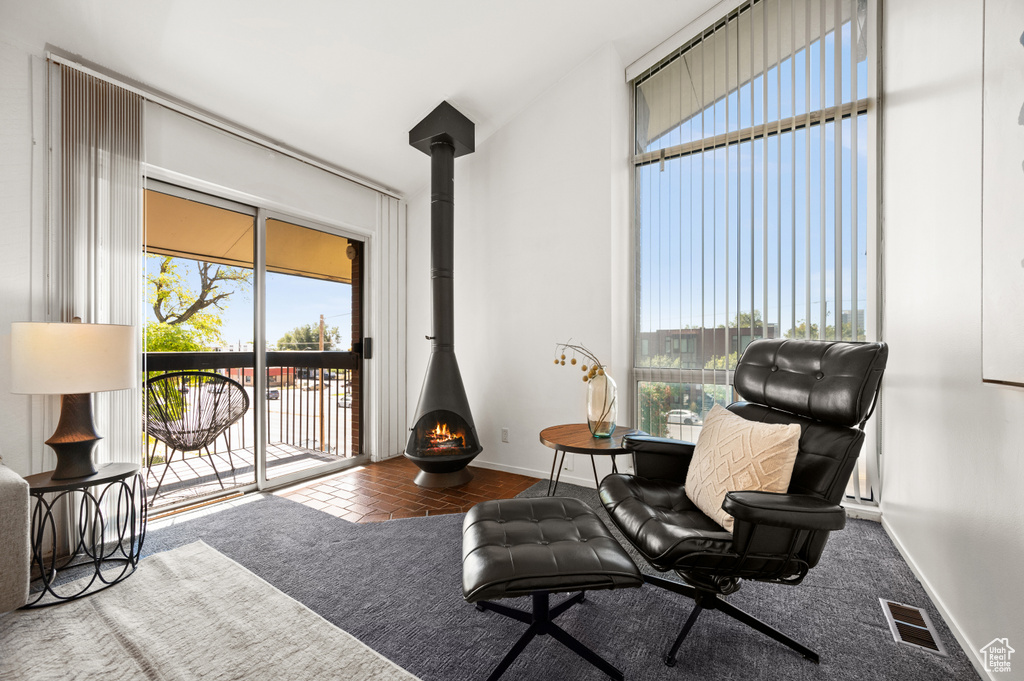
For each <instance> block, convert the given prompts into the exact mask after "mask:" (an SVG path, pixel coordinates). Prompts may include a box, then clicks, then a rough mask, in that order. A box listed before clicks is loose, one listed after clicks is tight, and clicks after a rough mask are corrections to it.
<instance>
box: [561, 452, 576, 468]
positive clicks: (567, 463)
mask: <svg viewBox="0 0 1024 681" xmlns="http://www.w3.org/2000/svg"><path fill="white" fill-rule="evenodd" d="M575 460H576V457H575V456H573V455H572V454H566V455H565V460H564V461H562V470H563V471H571V470H572V463H573V461H575Z"/></svg>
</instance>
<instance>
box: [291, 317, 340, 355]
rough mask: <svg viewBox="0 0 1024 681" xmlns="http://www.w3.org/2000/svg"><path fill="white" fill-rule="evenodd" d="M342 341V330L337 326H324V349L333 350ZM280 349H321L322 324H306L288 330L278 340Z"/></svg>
mask: <svg viewBox="0 0 1024 681" xmlns="http://www.w3.org/2000/svg"><path fill="white" fill-rule="evenodd" d="M340 342H341V332H340V331H338V327H336V326H325V327H324V350H333V349H334V346H335V345H336V344H338V343H340ZM277 349H278V350H319V349H320V324H319V323H316V324H306V325H304V326H297V327H295V328H294V329H292V330H291V331H288V332H287V333H285V334H284V335H283V336H281V338H280V340H278V341H277Z"/></svg>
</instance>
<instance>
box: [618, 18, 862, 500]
mask: <svg viewBox="0 0 1024 681" xmlns="http://www.w3.org/2000/svg"><path fill="white" fill-rule="evenodd" d="M869 13H870V14H871V15H872V16H873V9H871V11H870V12H869V3H868V0H756V1H751V2H746V3H743V4H742V5H740V6H739V7H738V8H737V9H735V10H734V11H732V12H731V13H730V14H729V15H728V16H726V17H724V18H722V19H721V20H720V21H718V22H717V23H715V24H714V25H713V26H711V27H709V28H708V29H707V30H706V31H704V32H703V33H701V34H700V35H698V36H697V37H696V38H694V39H693V40H692V41H690V42H689V43H688V44H686V45H684V46H683V47H681V48H680V49H679V50H677V51H676V52H674V53H673V54H671V55H669V56H668V57H666V58H665V59H663V60H662V61H661V62H659V63H658V64H655V65H654V66H652V67H651V68H650V69H648V70H647V71H646V72H644V73H642V74H640V75H639V76H638V77H637V78H636V79H635V80H634V81H633V86H634V101H635V110H634V139H635V147H634V155H633V161H634V181H635V186H634V196H635V205H634V224H635V225H636V248H635V258H636V261H635V267H634V270H635V281H636V290H635V295H636V300H635V324H634V328H635V337H634V348H635V351H634V378H635V382H636V390H637V402H636V404H637V409H638V419H637V422H638V425H639V427H640V428H642V429H644V430H646V431H648V432H651V433H655V434H658V435H668V436H670V437H679V438H683V439H691V438H692V437H695V436H696V432H695V431H694V430H693V429H694V428H699V425H700V422H701V419H702V415H703V414H704V413H706V412H707V411H708V410H709V409H710V408H711V406H712V405H713V404H714V403H716V402H717V403H722V404H727V403H729V402H731V401H732V400H733V399H734V397H735V396H734V394H733V391H732V387H731V383H732V371H733V369H734V368H735V366H736V363H737V360H738V357H739V355H741V354H742V352H743V350H744V348H745V347H746V346H747V344H749V343H750V342H751V340H753V339H757V338H778V337H787V338H809V339H820V340H866V339H869V338H871V336H872V335H873V333H874V324H873V323H872V320H871V317H870V315H871V314H874V305H873V301H872V298H871V296H872V294H873V293H874V285H873V284H872V283H871V282H870V281H869V276H868V273H869V271H870V272H873V271H874V269H873V267H870V266H869V265H870V263H871V261H870V259H871V258H873V257H874V251H875V246H874V243H872V239H870V238H869V233H870V232H871V229H870V227H871V225H872V224H873V221H870V220H869V217H870V216H869V212H868V205H867V198H868V170H869V165H870V161H872V160H873V159H872V158H871V157H870V156H869V144H868V141H869V136H871V135H872V134H873V127H872V126H873V123H874V121H873V118H872V117H873V112H874V104H873V98H872V95H871V89H870V88H871V86H873V85H874V82H873V79H872V78H870V75H869V74H870V70H869V68H874V58H873V55H872V54H871V51H872V50H874V49H875V47H874V43H875V40H874V36H873V35H872V33H871V31H870V30H869V28H868V25H867V22H868V18H869ZM865 458H867V457H865ZM870 468H871V469H872V470H874V469H875V467H874V466H871V467H870ZM862 473H863V475H861V476H855V477H854V482H853V483H852V484H853V485H854V487H855V488H851V490H852V493H854V494H855V496H858V497H861V498H871V494H872V492H871V489H872V488H873V487H874V482H873V481H872V480H869V479H868V478H869V477H870V476H869V475H868V473H869V471H868V470H867V468H865V469H864V470H863V471H862ZM862 488H863V489H862Z"/></svg>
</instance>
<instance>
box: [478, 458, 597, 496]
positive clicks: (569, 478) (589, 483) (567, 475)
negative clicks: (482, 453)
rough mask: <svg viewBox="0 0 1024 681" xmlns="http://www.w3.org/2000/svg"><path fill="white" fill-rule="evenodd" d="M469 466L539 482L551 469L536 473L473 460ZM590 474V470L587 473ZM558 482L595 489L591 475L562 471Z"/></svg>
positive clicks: (502, 464)
mask: <svg viewBox="0 0 1024 681" xmlns="http://www.w3.org/2000/svg"><path fill="white" fill-rule="evenodd" d="M469 465H470V466H478V467H480V468H489V469H490V470H492V471H503V472H505V473H516V474H518V475H526V476H529V477H531V478H540V479H541V480H547V479H548V477H549V476H550V475H551V469H550V468H549V469H547V470H544V471H538V470H536V469H534V468H523V467H522V466H509V465H508V464H504V463H494V462H492V461H481V460H479V459H475V460H474V461H473V462H472V463H471V464H469ZM587 472H588V473H590V470H589V469H588V471H587ZM558 481H559V482H568V483H571V484H573V485H579V486H580V487H589V488H590V489H596V487H595V486H594V476H593V474H591V476H590V477H587V478H584V477H577V476H576V475H575V472H566V471H562V476H561V477H560V478H558Z"/></svg>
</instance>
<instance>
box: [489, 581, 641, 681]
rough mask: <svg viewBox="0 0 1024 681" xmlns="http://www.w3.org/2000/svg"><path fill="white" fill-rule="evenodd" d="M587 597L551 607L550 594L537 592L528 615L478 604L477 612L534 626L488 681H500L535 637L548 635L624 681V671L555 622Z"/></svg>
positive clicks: (580, 594)
mask: <svg viewBox="0 0 1024 681" xmlns="http://www.w3.org/2000/svg"><path fill="white" fill-rule="evenodd" d="M586 595H587V594H586V592H585V591H581V592H579V593H578V594H576V595H575V596H573V597H571V598H567V599H566V600H564V601H562V602H561V603H559V604H558V605H556V606H555V607H553V608H551V607H549V603H548V596H549V594H548V593H547V592H546V591H545V592H543V593H535V594H533V612H532V613H530V612H526V611H525V610H519V609H518V608H510V607H508V606H505V605H499V604H498V603H491V602H490V601H479V602H477V604H476V609H477V610H491V611H493V612H496V613H498V614H499V615H504V616H505V617H511V618H512V619H514V620H518V621H520V622H523V623H524V624H529V625H530V627H529V628H528V629H527V630H526V633H524V634H523V635H522V636H521V637H519V640H518V641H516V644H515V645H514V646H512V649H511V650H510V651H508V653H507V654H506V655H505V657H504V658H503V659H502V660H501V662H499V663H498V666H497V667H495V668H494V671H493V672H491V675H490V676H489V677H487V679H488V681H496V679H498V678H499V677H500V676H501V675H502V674H504V673H505V670H506V669H508V668H509V665H511V664H512V663H513V662H514V661H515V659H516V658H517V657H519V654H520V653H522V652H523V650H525V649H526V646H527V644H529V643H530V641H532V640H533V637H534V636H544V635H545V634H550V635H551V638H553V639H555V640H556V641H558V642H559V643H561V644H562V645H564V646H565V647H566V648H568V649H569V650H571V651H572V652H574V653H576V654H577V655H579V656H580V657H582V658H583V659H584V660H586V661H587V662H589V663H590V664H592V665H594V666H595V667H597V668H598V669H600V670H601V671H603V672H604V673H605V674H607V675H608V676H610V677H612V678H613V679H616V681H622V679H623V676H622V672H621V671H619V670H618V669H616V668H615V667H613V666H612V665H611V664H609V663H608V662H607V661H606V660H605V659H604V658H602V657H601V656H600V655H598V654H597V653H595V652H594V651H593V650H591V649H590V648H588V647H586V646H585V645H583V644H582V643H580V642H579V641H578V640H576V639H575V638H574V637H573V636H572V635H571V634H569V633H568V632H566V631H565V629H562V628H561V627H560V626H558V625H557V624H555V623H554V622H553V621H552V620H554V619H555V618H556V617H558V616H559V615H561V614H562V613H563V612H565V611H566V610H568V609H569V608H571V607H572V606H574V605H576V604H577V603H581V602H583V600H584V599H585V598H586Z"/></svg>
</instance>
